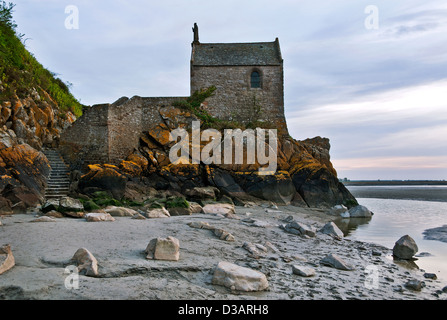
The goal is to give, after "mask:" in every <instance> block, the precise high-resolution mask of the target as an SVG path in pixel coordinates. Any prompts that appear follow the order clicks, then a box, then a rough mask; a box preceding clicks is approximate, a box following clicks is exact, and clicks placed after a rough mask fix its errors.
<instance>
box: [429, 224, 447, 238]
mask: <svg viewBox="0 0 447 320" xmlns="http://www.w3.org/2000/svg"><path fill="white" fill-rule="evenodd" d="M423 234H424V239H426V240H437V241H441V242H447V224H445V225H443V226H442V227H437V228H431V229H427V230H424V232H423Z"/></svg>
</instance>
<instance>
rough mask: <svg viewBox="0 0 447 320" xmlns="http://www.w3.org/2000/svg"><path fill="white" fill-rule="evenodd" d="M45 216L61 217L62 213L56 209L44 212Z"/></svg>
mask: <svg viewBox="0 0 447 320" xmlns="http://www.w3.org/2000/svg"><path fill="white" fill-rule="evenodd" d="M45 216H46V217H51V218H63V217H64V215H63V214H62V213H60V212H58V211H56V210H51V211H49V212H47V213H45Z"/></svg>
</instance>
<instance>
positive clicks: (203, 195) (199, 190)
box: [184, 186, 219, 200]
mask: <svg viewBox="0 0 447 320" xmlns="http://www.w3.org/2000/svg"><path fill="white" fill-rule="evenodd" d="M184 194H185V196H187V197H188V198H191V199H194V200H216V197H217V195H218V194H219V189H217V188H216V187H210V186H208V187H194V188H193V189H188V190H185V192H184Z"/></svg>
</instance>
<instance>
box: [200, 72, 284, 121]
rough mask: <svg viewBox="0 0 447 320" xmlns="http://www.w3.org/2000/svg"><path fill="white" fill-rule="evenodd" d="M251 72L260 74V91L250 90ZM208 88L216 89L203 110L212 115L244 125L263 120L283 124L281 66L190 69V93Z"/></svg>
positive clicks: (256, 89)
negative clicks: (213, 87) (214, 87)
mask: <svg viewBox="0 0 447 320" xmlns="http://www.w3.org/2000/svg"><path fill="white" fill-rule="evenodd" d="M252 71H258V72H260V73H261V75H262V82H261V88H251V86H250V76H251V73H252ZM212 85H214V86H216V88H217V90H216V91H215V95H214V96H213V97H210V98H208V99H207V103H208V106H207V108H208V111H209V112H210V113H211V114H212V115H213V116H215V117H217V118H220V119H225V120H236V121H240V122H244V123H248V122H252V121H256V120H263V121H268V122H271V123H272V124H273V125H277V124H278V122H281V123H284V124H285V118H284V94H283V92H284V88H283V86H284V85H283V67H282V65H281V66H257V67H253V66H191V93H193V92H195V91H196V90H200V89H201V88H208V87H210V86H212ZM259 107H260V108H259ZM259 109H260V112H258V111H259Z"/></svg>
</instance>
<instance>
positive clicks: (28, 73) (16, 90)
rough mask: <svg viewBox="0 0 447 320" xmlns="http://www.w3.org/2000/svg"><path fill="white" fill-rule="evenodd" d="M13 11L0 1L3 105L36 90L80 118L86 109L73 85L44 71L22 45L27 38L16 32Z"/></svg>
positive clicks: (9, 4) (1, 98)
mask: <svg viewBox="0 0 447 320" xmlns="http://www.w3.org/2000/svg"><path fill="white" fill-rule="evenodd" d="M13 9H14V4H12V3H6V2H5V1H0V75H1V77H0V80H1V82H2V86H3V90H2V91H1V92H0V102H1V101H7V100H11V98H12V97H14V95H15V94H16V95H17V96H18V97H19V98H26V97H27V96H28V95H29V94H30V92H31V90H32V89H33V88H35V89H36V90H37V91H38V93H39V95H40V96H41V98H42V99H44V98H43V95H42V91H46V92H47V93H48V94H49V95H50V96H51V97H52V98H53V99H54V101H55V102H56V103H57V104H58V106H59V108H60V110H62V111H71V112H73V113H74V114H75V115H76V116H77V117H79V116H81V115H82V109H83V107H84V106H83V105H82V104H81V103H80V102H79V101H77V100H76V98H75V97H74V96H73V95H72V94H71V93H70V90H69V86H70V85H69V84H67V83H65V82H64V81H62V80H61V79H59V78H57V77H56V75H55V74H54V73H52V72H51V71H49V70H47V69H45V68H44V67H43V66H42V65H41V64H40V63H39V62H38V61H37V60H36V58H35V57H34V56H33V54H32V53H30V52H29V51H28V50H27V49H26V47H25V45H24V44H23V43H22V40H23V38H24V35H22V34H18V33H17V31H16V29H17V25H16V23H15V22H14V20H13V17H12V12H13Z"/></svg>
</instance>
